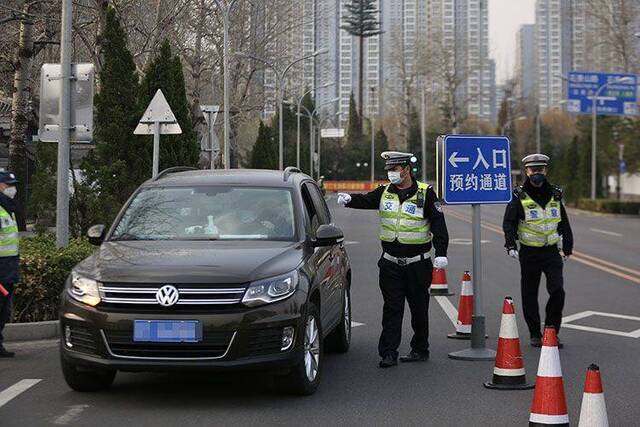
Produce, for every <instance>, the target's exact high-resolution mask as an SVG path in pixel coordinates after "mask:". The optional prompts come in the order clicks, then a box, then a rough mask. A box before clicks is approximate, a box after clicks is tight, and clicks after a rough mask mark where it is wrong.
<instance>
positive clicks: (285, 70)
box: [236, 49, 328, 170]
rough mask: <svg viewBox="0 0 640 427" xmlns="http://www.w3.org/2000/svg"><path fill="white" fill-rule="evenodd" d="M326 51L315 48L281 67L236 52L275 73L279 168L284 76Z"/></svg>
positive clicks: (282, 156) (281, 155)
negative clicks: (306, 60) (293, 68)
mask: <svg viewBox="0 0 640 427" xmlns="http://www.w3.org/2000/svg"><path fill="white" fill-rule="evenodd" d="M327 52H328V49H321V50H317V51H315V52H313V53H312V54H309V55H305V56H303V57H301V58H298V59H296V60H294V61H293V62H290V63H289V64H287V66H286V67H284V68H282V69H281V68H280V67H278V66H277V65H276V64H275V63H273V62H271V61H269V60H267V59H264V58H260V57H259V56H256V55H253V54H250V53H245V52H237V53H236V55H237V56H242V57H245V58H250V59H253V60H256V61H259V62H262V63H263V64H265V65H266V66H267V67H269V68H271V69H272V70H273V72H274V73H276V78H277V82H278V88H277V98H278V99H277V103H278V116H279V117H278V165H279V168H280V170H283V169H284V120H283V117H282V104H284V85H285V77H286V76H287V73H288V72H289V70H291V68H292V67H293V66H294V65H296V64H297V63H298V62H301V61H304V60H305V59H309V58H315V57H316V56H318V55H320V54H323V53H327Z"/></svg>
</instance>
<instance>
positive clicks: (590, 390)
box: [578, 365, 609, 427]
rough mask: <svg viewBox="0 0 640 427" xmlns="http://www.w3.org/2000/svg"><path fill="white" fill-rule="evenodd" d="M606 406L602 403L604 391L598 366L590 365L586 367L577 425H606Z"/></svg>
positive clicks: (588, 426) (587, 426)
mask: <svg viewBox="0 0 640 427" xmlns="http://www.w3.org/2000/svg"><path fill="white" fill-rule="evenodd" d="M608 426H609V420H608V419H607V407H606V406H605V404H604V392H603V391H602V380H601V379H600V368H598V366H597V365H591V366H589V368H587V380H586V381H585V383H584V394H583V395H582V408H581V409H580V422H579V423H578V427H608Z"/></svg>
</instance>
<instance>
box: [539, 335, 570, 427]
mask: <svg viewBox="0 0 640 427" xmlns="http://www.w3.org/2000/svg"><path fill="white" fill-rule="evenodd" d="M549 425H552V426H568V425H569V414H568V413H567V400H566V399H565V396H564V383H563V381H562V367H561V366H560V352H559V351H558V337H557V336H556V330H555V329H554V328H553V326H546V327H545V328H544V337H543V339H542V351H541V352H540V362H539V364H538V377H537V378H536V390H535V392H534V395H533V404H532V405H531V415H530V416H529V427H537V426H549Z"/></svg>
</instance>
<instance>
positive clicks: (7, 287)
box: [0, 171, 19, 357]
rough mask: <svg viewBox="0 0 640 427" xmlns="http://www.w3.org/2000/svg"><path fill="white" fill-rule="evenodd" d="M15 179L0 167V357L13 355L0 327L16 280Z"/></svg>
mask: <svg viewBox="0 0 640 427" xmlns="http://www.w3.org/2000/svg"><path fill="white" fill-rule="evenodd" d="M17 183H18V180H17V179H16V176H15V175H14V174H13V173H11V172H2V171H0V286H1V287H0V357H13V356H14V354H13V353H12V352H10V351H7V350H6V349H5V348H4V345H3V343H2V342H3V339H4V338H3V336H2V330H3V329H4V325H5V324H6V323H7V322H9V318H10V317H11V297H12V295H13V287H14V285H15V284H16V283H17V282H18V263H19V258H18V226H17V224H16V216H15V211H16V203H15V197H16V192H17V190H16V184H17Z"/></svg>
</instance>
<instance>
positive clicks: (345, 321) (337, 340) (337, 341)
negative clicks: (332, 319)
mask: <svg viewBox="0 0 640 427" xmlns="http://www.w3.org/2000/svg"><path fill="white" fill-rule="evenodd" d="M350 344H351V291H350V289H349V288H348V287H347V288H346V289H345V292H344V298H343V299H342V318H341V319H340V323H338V326H336V328H335V329H334V330H333V332H331V334H329V336H328V337H327V349H328V350H329V351H332V352H334V353H346V352H347V351H349V345H350Z"/></svg>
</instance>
